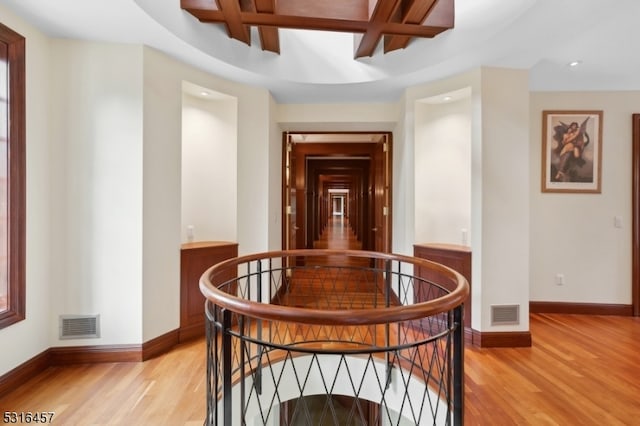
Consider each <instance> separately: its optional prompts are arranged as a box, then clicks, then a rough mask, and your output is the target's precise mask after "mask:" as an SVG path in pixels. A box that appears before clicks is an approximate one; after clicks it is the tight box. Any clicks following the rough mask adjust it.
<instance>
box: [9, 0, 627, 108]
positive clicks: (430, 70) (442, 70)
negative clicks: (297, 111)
mask: <svg viewBox="0 0 640 426" xmlns="http://www.w3.org/2000/svg"><path fill="white" fill-rule="evenodd" d="M0 6H5V7H7V8H8V9H9V10H11V11H13V12H14V13H15V14H17V15H20V16H22V17H23V18H24V19H26V20H27V21H29V22H31V23H32V24H34V25H35V26H37V27H38V28H40V29H41V30H42V31H43V32H45V33H46V34H48V35H50V36H53V37H63V38H76V39H87V40H100V41H112V42H121V43H142V44H145V45H148V46H151V47H154V48H156V49H159V50H161V51H164V52H166V53H167V54H169V55H171V56H173V57H176V58H178V59H180V60H182V61H185V62H187V63H189V64H192V65H194V66H196V67H198V68H201V69H204V70H207V71H209V72H211V73H214V74H216V75H219V76H221V77H224V78H227V79H230V80H235V81H239V82H243V83H246V84H251V85H256V86H262V87H265V88H267V89H269V90H270V91H271V92H272V93H273V96H274V98H275V99H276V100H277V101H278V102H280V103H321V102H376V101H377V102H385V101H392V100H396V99H398V98H399V97H400V95H401V93H402V90H403V89H404V88H406V87H408V86H411V85H415V84H420V83H424V82H428V81H433V80H437V79H440V78H443V77H446V76H448V75H452V74H456V73H460V72H464V71H466V70H469V69H473V68H477V67H479V66H498V67H511V68H521V69H528V70H530V87H531V89H532V90H640V55H639V54H638V52H640V25H638V23H637V21H638V19H640V0H608V1H603V0H456V22H455V28H454V29H453V30H451V31H448V32H446V33H445V34H443V35H440V36H438V37H436V38H435V39H431V40H429V39H419V40H414V41H413V42H412V43H411V44H410V45H409V46H408V47H407V48H406V49H404V50H401V51H396V52H391V53H389V54H386V55H385V54H382V52H380V51H378V52H377V53H376V54H374V56H373V57H371V58H364V59H359V60H354V59H353V41H352V35H351V34H345V33H325V32H309V31H295V30H286V31H283V30H281V32H280V38H281V49H282V54H281V55H279V56H278V55H275V54H273V53H271V52H264V51H262V50H261V49H260V46H259V43H254V45H252V46H247V45H245V44H243V43H241V42H238V41H236V40H232V39H229V38H228V36H227V35H226V32H225V30H224V28H222V27H221V26H218V25H213V24H201V23H200V22H198V21H197V20H196V19H195V18H193V17H192V16H191V15H189V14H188V13H186V12H184V11H182V10H181V9H180V1H179V0H108V1H105V0H82V1H78V0H0ZM0 21H2V18H1V17H0ZM574 60H579V61H581V65H580V66H578V67H573V68H572V67H569V66H568V65H567V64H568V63H569V62H571V61H574Z"/></svg>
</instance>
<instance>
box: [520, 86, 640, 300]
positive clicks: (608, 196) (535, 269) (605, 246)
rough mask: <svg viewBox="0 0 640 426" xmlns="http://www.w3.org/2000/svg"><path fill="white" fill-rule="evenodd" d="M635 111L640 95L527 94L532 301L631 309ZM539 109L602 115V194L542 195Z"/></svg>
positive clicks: (540, 110)
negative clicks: (559, 279) (559, 277)
mask: <svg viewBox="0 0 640 426" xmlns="http://www.w3.org/2000/svg"><path fill="white" fill-rule="evenodd" d="M639 106H640V92H638V91H636V92H554V93H551V92H533V93H532V94H531V110H530V117H529V119H530V121H531V132H530V149H529V158H530V168H531V181H530V193H531V197H530V200H531V232H530V233H531V300H532V301H557V302H579V303H613V304H631V302H632V301H631V184H632V182H631V136H632V134H631V131H632V127H631V114H632V113H637V112H639V110H640V108H639ZM543 110H602V111H603V123H602V131H603V138H602V139H603V140H602V193H601V194H561V193H542V192H541V186H540V181H541V166H540V164H541V163H540V161H541V151H542V149H541V141H542V111H543ZM614 216H620V217H621V218H622V227H621V228H616V227H614ZM558 273H562V274H564V276H565V284H564V285H562V286H558V285H556V284H555V276H556V274H558Z"/></svg>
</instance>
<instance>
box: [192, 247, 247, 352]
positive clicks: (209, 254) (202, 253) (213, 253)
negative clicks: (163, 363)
mask: <svg viewBox="0 0 640 426" xmlns="http://www.w3.org/2000/svg"><path fill="white" fill-rule="evenodd" d="M237 256H238V244H237V243H231V242H226V241H203V242H194V243H186V244H183V245H182V248H181V250H180V337H179V339H180V341H181V342H182V341H184V340H188V339H191V338H194V337H201V336H204V334H205V328H204V323H205V321H204V320H205V316H204V302H205V298H204V296H203V295H202V293H201V292H200V277H201V276H202V274H203V273H204V271H206V270H207V269H208V268H209V267H211V266H213V265H215V264H216V263H220V262H222V261H223V260H226V259H230V258H232V257H237Z"/></svg>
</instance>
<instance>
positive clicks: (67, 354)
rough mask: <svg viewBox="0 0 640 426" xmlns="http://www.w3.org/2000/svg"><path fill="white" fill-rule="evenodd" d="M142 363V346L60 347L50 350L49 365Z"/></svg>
mask: <svg viewBox="0 0 640 426" xmlns="http://www.w3.org/2000/svg"><path fill="white" fill-rule="evenodd" d="M139 361H142V348H141V346H140V345H96V346H58V347H53V348H50V349H49V365H69V364H97V363H101V362H139Z"/></svg>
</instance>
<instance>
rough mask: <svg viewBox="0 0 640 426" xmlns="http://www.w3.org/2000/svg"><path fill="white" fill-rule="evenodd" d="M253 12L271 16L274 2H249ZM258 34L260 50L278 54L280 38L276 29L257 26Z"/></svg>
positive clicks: (262, 0) (270, 0)
mask: <svg viewBox="0 0 640 426" xmlns="http://www.w3.org/2000/svg"><path fill="white" fill-rule="evenodd" d="M251 3H253V7H254V9H255V12H258V13H269V14H273V13H274V12H275V10H276V1H275V0H251ZM258 34H260V45H261V46H262V50H268V51H269V52H275V53H280V37H279V35H278V27H269V26H264V25H262V26H259V27H258Z"/></svg>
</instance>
